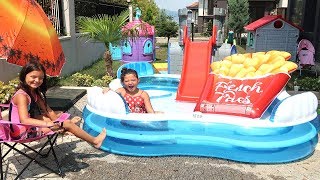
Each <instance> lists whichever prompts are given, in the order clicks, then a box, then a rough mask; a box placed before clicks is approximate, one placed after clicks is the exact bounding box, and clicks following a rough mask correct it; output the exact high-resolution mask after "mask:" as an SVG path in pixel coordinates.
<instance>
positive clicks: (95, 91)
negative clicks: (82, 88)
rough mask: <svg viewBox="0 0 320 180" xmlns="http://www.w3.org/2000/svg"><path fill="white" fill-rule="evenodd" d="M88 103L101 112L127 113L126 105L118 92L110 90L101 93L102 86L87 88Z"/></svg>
mask: <svg viewBox="0 0 320 180" xmlns="http://www.w3.org/2000/svg"><path fill="white" fill-rule="evenodd" d="M87 92H88V105H89V106H91V107H92V108H93V109H95V110H97V111H98V112H101V113H114V114H127V113H129V108H128V105H127V104H126V102H125V100H124V99H123V98H122V97H121V95H119V94H118V93H116V92H114V91H112V90H110V91H108V92H107V93H105V94H103V93H102V88H100V87H91V88H89V89H88V91H87Z"/></svg>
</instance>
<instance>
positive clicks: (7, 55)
mask: <svg viewBox="0 0 320 180" xmlns="http://www.w3.org/2000/svg"><path fill="white" fill-rule="evenodd" d="M0 59H6V60H7V62H9V63H12V64H16V65H19V66H24V65H25V64H26V63H27V62H28V61H30V60H38V61H40V63H41V64H42V65H43V66H44V67H45V68H46V72H47V75H49V76H58V75H59V74H60V72H61V69H62V67H63V65H64V63H65V57H64V54H63V51H62V47H61V44H60V41H59V39H58V36H57V34H56V31H55V29H54V27H53V26H52V24H51V22H50V20H49V19H48V17H47V15H46V14H45V13H44V12H43V10H42V8H41V6H40V5H39V4H38V3H37V2H36V1H35V0H0Z"/></svg>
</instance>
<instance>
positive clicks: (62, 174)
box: [48, 135, 65, 177]
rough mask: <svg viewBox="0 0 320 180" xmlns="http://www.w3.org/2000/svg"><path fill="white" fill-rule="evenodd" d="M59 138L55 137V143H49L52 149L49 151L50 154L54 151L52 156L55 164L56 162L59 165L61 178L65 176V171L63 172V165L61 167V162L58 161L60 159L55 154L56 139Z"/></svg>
mask: <svg viewBox="0 0 320 180" xmlns="http://www.w3.org/2000/svg"><path fill="white" fill-rule="evenodd" d="M57 137H58V135H57V136H56V137H54V140H53V141H51V140H50V141H49V143H50V149H49V151H48V153H49V152H50V150H51V151H52V155H53V157H54V160H55V162H56V164H57V168H58V172H59V173H58V174H59V175H61V177H64V176H65V175H64V173H63V171H62V169H61V165H60V162H59V160H58V157H57V155H56V152H55V150H54V148H53V147H54V143H55V142H56V139H57Z"/></svg>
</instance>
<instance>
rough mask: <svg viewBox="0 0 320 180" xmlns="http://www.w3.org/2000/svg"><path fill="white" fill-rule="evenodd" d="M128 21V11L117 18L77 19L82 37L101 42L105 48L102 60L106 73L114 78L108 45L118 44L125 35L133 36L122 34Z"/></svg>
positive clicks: (100, 16)
mask: <svg viewBox="0 0 320 180" xmlns="http://www.w3.org/2000/svg"><path fill="white" fill-rule="evenodd" d="M128 20H129V11H123V12H122V13H121V14H119V15H117V16H109V15H97V16H94V17H92V18H90V17H80V18H79V19H78V22H77V24H78V27H79V31H80V32H81V33H84V35H83V36H85V37H86V38H89V39H93V40H96V41H99V42H103V43H104V44H105V47H106V52H105V53H104V60H105V65H106V73H107V75H109V76H114V73H113V70H112V58H111V53H110V50H109V43H112V44H119V42H120V41H121V40H122V39H123V38H126V36H127V35H130V36H133V35H134V34H135V33H134V32H132V33H123V32H122V31H121V30H122V27H123V26H124V24H125V23H126V22H127V21H128ZM129 31H132V30H129Z"/></svg>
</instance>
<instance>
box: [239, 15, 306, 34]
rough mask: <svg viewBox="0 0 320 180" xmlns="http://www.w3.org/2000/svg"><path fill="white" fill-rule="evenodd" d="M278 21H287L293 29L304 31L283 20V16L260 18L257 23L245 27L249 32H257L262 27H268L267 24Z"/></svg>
mask: <svg viewBox="0 0 320 180" xmlns="http://www.w3.org/2000/svg"><path fill="white" fill-rule="evenodd" d="M277 19H281V20H282V21H285V22H287V23H289V24H291V25H292V26H293V27H295V28H297V29H299V30H300V31H303V29H302V28H301V27H299V26H297V25H295V24H293V23H292V22H289V21H287V20H285V19H283V18H282V17H281V15H278V16H276V15H269V16H264V17H262V18H260V19H258V20H256V21H254V22H252V23H250V24H248V25H247V26H245V27H244V29H245V30H247V31H255V30H256V29H258V28H259V27H262V26H264V25H266V24H268V23H270V22H272V21H275V20H277Z"/></svg>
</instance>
